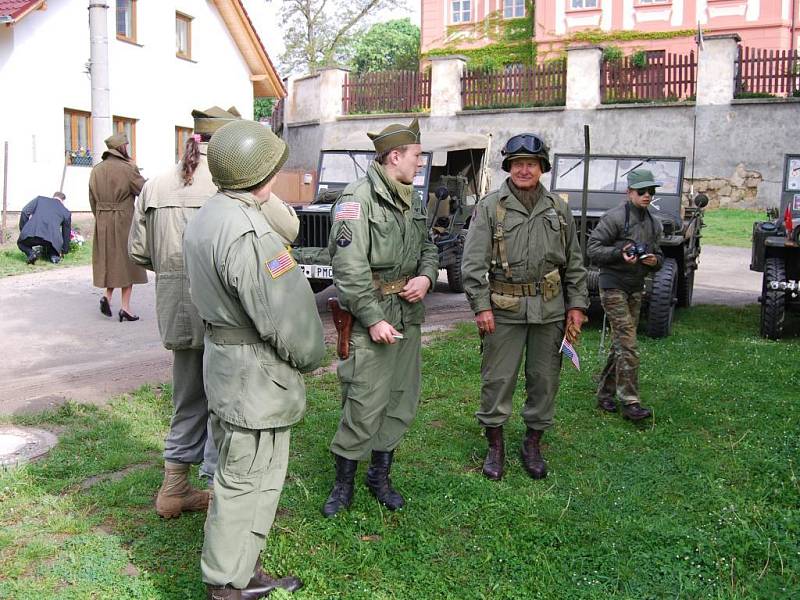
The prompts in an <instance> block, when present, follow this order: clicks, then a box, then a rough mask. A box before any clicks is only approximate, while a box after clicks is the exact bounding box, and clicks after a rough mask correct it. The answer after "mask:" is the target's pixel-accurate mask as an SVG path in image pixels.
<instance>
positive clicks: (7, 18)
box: [0, 0, 47, 27]
mask: <svg viewBox="0 0 800 600" xmlns="http://www.w3.org/2000/svg"><path fill="white" fill-rule="evenodd" d="M46 6H47V2H46V0H31V1H30V2H26V3H25V4H23V5H22V6H20V7H19V8H17V9H16V10H14V11H11V12H10V13H8V14H5V15H0V23H5V24H6V26H7V27H10V26H11V25H14V24H15V23H18V22H19V21H21V20H22V19H23V17H25V16H27V15H28V13H31V12H33V11H34V10H38V9H40V8H41V9H44V8H46Z"/></svg>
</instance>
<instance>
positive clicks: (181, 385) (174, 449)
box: [164, 348, 217, 478]
mask: <svg viewBox="0 0 800 600" xmlns="http://www.w3.org/2000/svg"><path fill="white" fill-rule="evenodd" d="M172 356H173V363H172V406H173V408H174V412H173V413H172V423H171V424H170V427H169V433H168V434H167V439H166V441H165V442H164V460H167V461H169V462H176V463H185V464H190V465H196V464H198V463H200V462H202V464H201V465H200V476H201V477H208V478H212V477H214V471H215V469H216V468H217V449H216V448H215V447H214V438H213V436H212V435H211V424H210V423H209V420H208V400H207V399H206V392H205V389H204V388H203V349H202V348H200V349H191V348H190V349H186V350H173V351H172Z"/></svg>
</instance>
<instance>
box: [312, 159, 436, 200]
mask: <svg viewBox="0 0 800 600" xmlns="http://www.w3.org/2000/svg"><path fill="white" fill-rule="evenodd" d="M374 157H375V153H374V152H366V151H363V150H350V151H348V150H341V151H339V150H325V151H323V152H322V154H321V155H320V159H319V186H318V188H317V198H319V192H320V191H323V190H340V189H342V188H344V187H345V186H346V185H347V184H349V183H352V182H354V181H355V180H356V179H358V178H360V177H364V175H366V174H367V168H368V167H369V163H370V162H371V161H372V159H373V158H374ZM430 157H431V155H430V153H428V152H424V153H423V154H422V156H421V157H420V158H421V159H422V167H421V168H420V169H419V170H418V171H417V174H416V176H415V177H414V188H415V189H416V190H417V191H418V192H419V193H420V194H422V197H423V198H424V197H425V190H426V188H427V186H428V171H429V169H428V165H429V163H430Z"/></svg>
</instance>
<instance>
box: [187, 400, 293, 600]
mask: <svg viewBox="0 0 800 600" xmlns="http://www.w3.org/2000/svg"><path fill="white" fill-rule="evenodd" d="M210 420H211V429H212V431H213V433H214V442H215V443H216V445H217V449H218V450H219V463H218V464H217V472H216V473H215V475H214V500H213V501H212V502H211V506H210V507H209V509H208V517H207V518H206V525H205V541H204V543H203V553H202V556H201V559H200V568H201V570H202V574H203V581H204V582H205V583H207V584H210V585H214V586H223V585H231V586H233V587H235V588H244V587H246V586H247V584H248V582H249V581H250V578H251V577H252V576H253V566H254V565H256V563H257V561H258V555H259V553H260V552H261V550H262V549H263V548H264V542H265V540H266V537H267V534H268V533H269V530H270V528H271V527H272V522H273V521H274V520H275V511H276V510H277V508H278V500H280V496H281V490H282V489H283V481H284V479H285V477H286V467H287V464H288V461H289V437H290V429H289V428H288V427H281V428H278V429H263V430H259V429H244V428H242V427H237V426H236V425H233V424H231V423H228V422H227V421H223V420H222V419H220V418H219V417H217V416H216V415H215V414H213V413H212V414H211V418H210Z"/></svg>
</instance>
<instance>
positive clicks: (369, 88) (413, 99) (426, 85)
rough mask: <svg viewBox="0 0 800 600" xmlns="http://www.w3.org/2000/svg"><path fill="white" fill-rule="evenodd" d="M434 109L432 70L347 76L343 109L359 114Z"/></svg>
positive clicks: (346, 111) (349, 112)
mask: <svg viewBox="0 0 800 600" xmlns="http://www.w3.org/2000/svg"><path fill="white" fill-rule="evenodd" d="M430 106H431V74H430V71H426V72H419V71H377V72H374V73H362V74H361V75H354V74H350V73H348V74H346V75H345V79H344V85H343V86H342V110H343V112H344V114H346V115H352V114H355V113H381V112H412V111H418V110H429V109H430Z"/></svg>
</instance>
